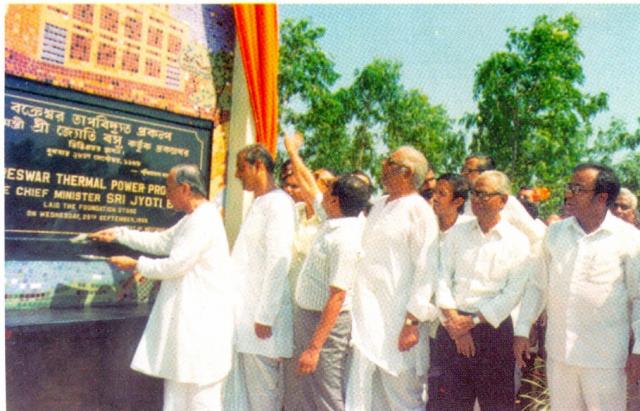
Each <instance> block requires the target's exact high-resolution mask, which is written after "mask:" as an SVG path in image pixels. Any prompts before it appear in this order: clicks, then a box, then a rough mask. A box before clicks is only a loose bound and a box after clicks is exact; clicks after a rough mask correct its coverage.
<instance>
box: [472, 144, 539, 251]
mask: <svg viewBox="0 0 640 411" xmlns="http://www.w3.org/2000/svg"><path fill="white" fill-rule="evenodd" d="M495 168H496V166H495V162H494V160H493V158H492V157H490V156H487V155H484V154H472V155H470V156H468V157H467V158H466V159H465V160H464V166H463V167H462V170H461V172H460V174H462V175H463V176H464V177H465V178H466V179H467V181H468V183H469V187H473V184H474V183H475V181H476V179H477V178H478V177H479V176H480V175H481V174H482V173H483V172H484V171H489V170H495ZM464 213H465V214H467V215H471V216H472V215H473V211H472V210H471V202H467V203H466V204H465V209H464ZM500 215H501V216H502V219H504V220H506V221H508V222H509V223H510V224H511V225H513V226H514V227H515V228H517V229H518V230H520V231H522V232H523V233H524V235H526V236H527V238H528V239H529V243H530V244H531V247H533V248H534V251H535V250H536V249H537V246H538V244H539V243H540V241H542V237H544V232H545V226H544V224H539V223H537V222H536V220H535V219H534V218H533V217H531V215H530V214H529V212H527V209H526V208H524V206H523V205H522V203H520V201H518V199H517V198H516V197H514V196H512V195H509V197H508V199H507V202H506V203H505V205H504V208H503V209H502V211H501V212H500Z"/></svg>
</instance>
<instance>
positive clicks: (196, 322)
mask: <svg viewBox="0 0 640 411" xmlns="http://www.w3.org/2000/svg"><path fill="white" fill-rule="evenodd" d="M204 187H205V186H204V183H203V181H202V179H201V178H200V174H199V171H198V169H197V168H196V167H195V166H176V167H174V168H173V169H172V170H171V171H170V173H169V177H168V179H167V197H168V199H169V200H170V201H171V202H172V204H173V205H174V208H175V209H176V210H178V211H185V212H186V213H187V214H186V215H185V216H184V217H183V218H182V219H181V220H180V221H179V222H178V223H177V224H176V225H174V226H173V227H171V228H169V229H168V230H165V231H161V232H140V231H134V230H129V229H127V228H124V227H118V228H114V229H110V230H104V231H101V232H98V233H95V234H92V235H91V236H90V238H92V239H94V240H97V241H113V240H115V241H117V242H119V243H120V244H123V245H126V246H128V247H130V248H133V249H135V250H139V251H141V252H143V253H147V254H153V255H159V256H163V257H159V258H149V257H145V256H141V257H140V258H139V259H138V260H137V261H136V260H134V259H132V258H130V257H126V256H118V257H112V258H111V259H110V262H111V263H113V264H115V265H116V266H118V267H119V268H122V269H127V270H135V272H136V273H137V274H136V275H141V276H143V277H146V278H149V279H153V280H161V281H162V283H161V286H160V291H159V293H158V295H157V298H156V301H155V303H154V305H153V309H152V311H151V314H150V316H149V321H148V322H147V326H146V328H145V330H144V333H143V335H142V338H141V340H140V343H139V344H138V348H137V350H136V353H135V356H134V357H133V361H132V363H131V367H132V368H133V369H134V370H136V371H139V372H142V373H144V374H147V375H151V376H154V377H158V378H163V379H164V380H165V395H164V409H165V410H176V411H178V410H221V409H222V403H221V395H220V390H221V385H222V383H221V382H222V380H223V378H224V377H225V376H226V375H227V373H228V371H229V369H230V368H231V355H232V337H233V308H232V307H233V306H232V301H231V298H230V296H231V287H230V284H231V281H232V267H231V261H230V258H229V248H228V245H227V238H226V234H225V231H224V227H223V224H222V219H221V217H220V213H219V211H218V209H217V207H216V206H215V205H214V204H212V203H210V202H208V201H206V200H205V197H204V195H205V192H206V191H205V188H204ZM107 383H108V382H107Z"/></svg>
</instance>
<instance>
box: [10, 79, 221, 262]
mask: <svg viewBox="0 0 640 411" xmlns="http://www.w3.org/2000/svg"><path fill="white" fill-rule="evenodd" d="M4 114H5V127H4V131H5V173H4V184H5V189H4V198H5V240H6V241H7V248H6V252H7V258H8V259H10V258H12V257H15V258H42V257H43V256H45V257H46V258H49V257H51V258H56V259H60V258H63V259H65V258H68V254H69V253H70V254H71V255H76V251H82V252H88V251H91V250H87V249H86V247H85V249H83V250H80V249H77V248H76V249H74V250H69V244H70V243H69V241H68V240H69V239H70V238H72V237H74V236H76V235H78V234H80V233H87V232H92V231H95V230H98V229H101V228H106V227H113V226H121V225H123V226H128V227H131V228H135V229H139V230H157V229H161V228H166V227H170V226H171V225H173V224H174V223H175V222H176V221H177V219H178V218H179V215H177V214H176V212H175V211H174V210H173V209H172V208H171V204H168V202H167V200H166V198H165V180H166V176H167V173H168V171H169V169H171V167H173V166H175V165H176V164H180V163H192V164H196V165H198V166H199V167H200V169H201V171H202V173H203V175H204V176H205V177H208V176H209V170H210V158H211V156H210V149H211V143H210V141H211V132H212V128H213V125H212V123H211V122H209V121H204V120H199V119H193V118H189V117H185V116H178V115H175V114H172V113H168V112H163V111H160V110H153V109H149V108H144V107H140V106H136V105H133V104H127V103H122V102H117V101H114V100H109V99H104V98H99V97H96V96H91V95H86V94H82V93H77V92H73V91H69V90H65V89H60V88H56V87H51V86H48V85H44V84H41V83H35V82H32V81H27V80H24V79H18V78H14V77H7V78H6V83H5V112H4ZM92 247H97V246H92ZM94 251H95V250H94Z"/></svg>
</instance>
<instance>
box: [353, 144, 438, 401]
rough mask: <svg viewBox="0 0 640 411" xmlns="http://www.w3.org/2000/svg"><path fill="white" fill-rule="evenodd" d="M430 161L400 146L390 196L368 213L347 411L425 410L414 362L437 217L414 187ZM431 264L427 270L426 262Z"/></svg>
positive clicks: (426, 310) (420, 344)
mask: <svg viewBox="0 0 640 411" xmlns="http://www.w3.org/2000/svg"><path fill="white" fill-rule="evenodd" d="M426 170H427V161H426V159H425V158H424V156H423V155H422V154H421V153H420V152H418V151H417V150H415V149H413V148H412V147H407V146H405V147H401V148H399V149H398V150H396V151H395V152H393V153H392V154H391V155H390V156H389V157H388V158H387V159H385V160H384V161H383V165H382V182H383V185H384V187H385V190H386V191H387V193H388V195H384V196H382V197H381V198H379V199H378V200H377V201H376V202H375V203H374V204H373V207H372V209H371V211H370V213H369V215H368V217H367V222H366V224H365V228H364V233H363V239H362V248H363V258H362V263H361V265H360V267H359V270H358V275H357V276H356V280H355V284H354V293H353V301H352V316H353V330H352V336H353V344H354V347H355V349H354V360H353V364H352V369H351V373H350V377H349V382H348V388H347V399H346V408H347V409H348V410H371V409H380V410H396V409H398V410H399V409H402V410H422V409H424V406H425V404H424V400H423V397H422V394H423V390H424V384H423V380H422V379H421V378H420V377H419V376H418V372H417V367H418V365H419V364H418V362H419V359H420V358H424V357H421V356H420V355H419V350H424V349H427V347H426V338H424V337H426V336H423V338H420V335H419V331H418V325H419V322H420V321H426V320H428V319H431V318H430V317H429V316H430V315H435V310H434V309H433V306H432V305H431V303H430V300H431V297H432V294H433V288H432V287H433V280H434V277H433V276H434V275H435V272H434V271H435V266H437V254H436V255H434V256H428V255H427V250H429V251H430V252H432V251H433V250H434V249H435V250H437V244H436V238H437V235H438V223H437V221H436V218H435V215H434V213H433V210H432V209H431V206H429V205H428V204H427V202H426V201H424V199H423V198H422V197H420V195H419V194H418V192H417V189H418V187H420V185H421V184H422V182H423V181H424V176H425V173H426ZM428 264H430V265H431V266H432V268H431V269H427V268H426V267H427V265H428Z"/></svg>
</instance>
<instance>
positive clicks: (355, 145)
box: [279, 20, 464, 176]
mask: <svg viewBox="0 0 640 411" xmlns="http://www.w3.org/2000/svg"><path fill="white" fill-rule="evenodd" d="M280 30H281V46H280V55H281V60H280V84H279V87H280V98H281V101H280V103H281V107H283V108H282V111H283V113H285V114H284V122H285V123H286V124H287V125H292V126H294V127H295V128H296V129H298V130H300V131H301V132H302V133H304V135H305V147H304V149H303V151H302V154H303V156H305V158H306V159H307V162H308V163H309V165H310V166H311V167H312V168H319V167H328V168H331V169H334V170H336V171H337V172H346V171H352V170H354V169H362V170H365V171H367V172H368V173H370V174H372V175H373V176H377V175H378V173H379V163H380V158H381V156H382V155H383V154H386V152H388V151H389V150H393V149H395V148H397V147H398V146H401V145H404V144H411V145H413V146H415V147H416V148H418V149H419V150H421V151H422V152H423V153H424V154H425V155H426V156H427V158H428V159H429V160H430V161H431V162H432V164H434V166H435V167H436V169H437V170H439V171H444V170H450V169H451V168H450V167H455V168H457V167H458V166H459V164H460V162H461V160H462V158H463V156H464V138H463V136H462V135H461V134H460V133H456V132H454V131H453V129H452V121H451V119H450V118H449V117H448V115H447V113H446V111H445V110H444V108H443V107H441V106H434V105H432V104H431V103H430V102H429V99H428V97H427V96H426V95H424V94H422V93H421V92H419V91H418V90H407V89H405V87H404V86H403V85H402V83H401V78H400V70H401V64H400V63H398V62H394V61H390V60H384V59H375V60H374V61H372V62H371V63H369V64H368V65H366V66H365V67H363V68H362V69H360V70H356V72H355V78H354V80H353V83H352V84H351V85H349V86H347V87H342V88H339V89H337V90H335V91H331V88H332V86H333V84H334V83H335V81H336V80H337V78H338V77H337V74H335V72H334V71H333V67H334V63H333V62H332V61H331V59H330V58H329V57H328V56H327V55H326V53H324V52H323V51H322V49H321V48H320V46H319V44H318V40H319V39H320V38H321V37H322V35H323V34H324V29H323V28H314V27H312V26H311V24H310V23H309V21H307V20H301V21H293V20H285V21H284V22H283V23H282V25H281V28H280Z"/></svg>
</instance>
